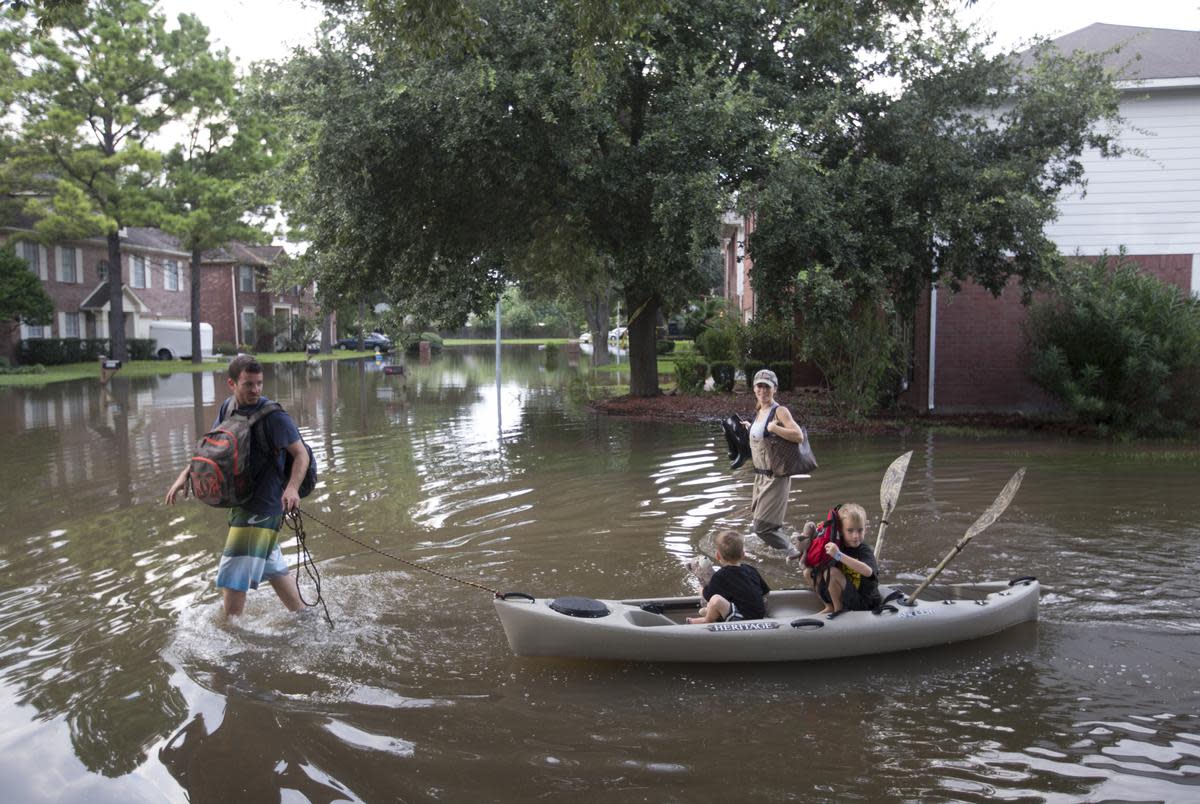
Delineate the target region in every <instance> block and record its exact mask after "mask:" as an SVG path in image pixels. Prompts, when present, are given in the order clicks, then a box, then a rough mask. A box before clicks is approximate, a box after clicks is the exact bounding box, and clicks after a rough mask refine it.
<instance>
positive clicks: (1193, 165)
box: [1046, 86, 1200, 288]
mask: <svg viewBox="0 0 1200 804" xmlns="http://www.w3.org/2000/svg"><path fill="white" fill-rule="evenodd" d="M1121 114H1122V116H1123V117H1124V118H1125V120H1126V123H1125V126H1124V130H1123V132H1122V135H1121V143H1122V144H1123V145H1124V146H1125V147H1126V148H1128V149H1130V150H1131V151H1138V153H1127V154H1126V155H1124V156H1122V157H1120V158H1116V159H1102V158H1101V157H1100V156H1098V155H1097V154H1095V153H1090V154H1087V155H1085V158H1084V164H1085V168H1086V173H1085V174H1084V175H1085V178H1086V180H1087V185H1086V188H1085V192H1083V193H1081V191H1079V190H1078V189H1076V190H1073V191H1072V192H1071V193H1069V194H1067V195H1065V196H1064V197H1063V198H1062V199H1061V201H1060V203H1059V210H1060V215H1059V218H1058V220H1057V221H1055V222H1054V223H1052V224H1050V225H1049V226H1047V227H1046V233H1047V234H1048V235H1049V236H1050V238H1051V239H1052V240H1054V242H1055V243H1057V244H1058V247H1059V250H1060V251H1061V252H1062V253H1063V254H1068V255H1069V254H1082V255H1086V256H1095V255H1098V254H1101V253H1102V252H1105V251H1107V252H1109V253H1114V252H1116V251H1117V250H1118V249H1120V248H1121V247H1122V246H1124V247H1125V249H1126V250H1127V251H1128V252H1129V253H1130V254H1200V86H1194V87H1190V88H1183V89H1132V90H1129V91H1127V92H1126V93H1124V97H1123V100H1122V103H1121ZM1194 287H1195V286H1193V288H1194Z"/></svg>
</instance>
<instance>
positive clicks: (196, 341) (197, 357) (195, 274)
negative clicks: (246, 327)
mask: <svg viewBox="0 0 1200 804" xmlns="http://www.w3.org/2000/svg"><path fill="white" fill-rule="evenodd" d="M235 314H236V311H235ZM201 359H202V356H201V353H200V247H199V246H193V247H192V362H193V363H199V362H200V361H201Z"/></svg>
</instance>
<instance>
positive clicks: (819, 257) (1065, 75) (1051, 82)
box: [746, 3, 1118, 399]
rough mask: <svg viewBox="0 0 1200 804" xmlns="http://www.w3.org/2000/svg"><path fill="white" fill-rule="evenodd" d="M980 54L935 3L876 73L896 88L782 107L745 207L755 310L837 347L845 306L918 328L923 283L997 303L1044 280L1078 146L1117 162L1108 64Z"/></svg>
mask: <svg viewBox="0 0 1200 804" xmlns="http://www.w3.org/2000/svg"><path fill="white" fill-rule="evenodd" d="M985 45H986V42H984V41H981V40H979V39H977V38H974V36H973V34H972V32H971V31H969V30H964V29H962V28H960V27H957V26H956V25H955V23H954V21H953V17H952V16H951V14H950V12H949V10H948V9H947V8H946V6H945V5H944V4H942V3H931V4H929V6H928V7H927V9H926V13H925V15H924V17H923V18H922V20H921V23H920V24H918V25H914V26H912V27H911V28H909V29H907V30H904V31H901V32H897V34H896V35H895V36H894V37H893V38H892V39H891V40H890V41H889V42H888V43H887V44H886V47H885V49H884V52H885V53H886V54H887V59H886V60H885V61H883V62H881V63H879V64H878V65H876V66H875V67H874V68H873V71H874V74H873V76H872V77H873V78H874V79H875V82H876V84H877V85H879V84H880V83H881V82H882V81H883V79H887V81H886V82H883V83H882V85H884V86H886V85H888V84H893V85H895V86H896V88H894V89H888V90H882V89H881V90H875V91H872V90H869V89H867V87H868V86H869V84H867V83H866V82H861V81H860V82H859V89H858V90H857V91H853V92H847V93H843V94H842V95H840V96H839V97H837V98H834V99H832V100H831V103H830V104H829V106H828V107H827V108H826V109H824V110H823V111H822V112H821V113H820V114H818V115H814V114H812V112H813V111H814V110H812V109H805V108H803V107H802V108H795V107H793V108H791V109H790V113H791V114H793V115H794V116H793V120H792V123H791V125H788V126H784V127H781V129H780V131H781V132H782V134H781V137H780V139H779V141H778V142H776V144H775V146H774V148H773V151H772V153H771V157H770V159H769V161H768V163H767V164H765V165H764V174H765V176H766V178H765V180H764V181H763V183H762V185H761V187H760V188H759V190H758V191H757V192H755V193H754V194H753V195H752V196H751V197H750V198H749V199H748V200H747V202H746V206H747V208H748V210H750V211H753V212H754V213H756V215H757V229H756V230H755V232H754V233H753V235H752V236H751V238H750V243H749V248H750V252H751V255H752V256H753V258H754V273H753V277H752V278H753V283H754V288H755V293H756V298H757V299H758V302H759V305H760V308H763V307H765V308H767V309H771V310H776V311H778V312H779V313H780V314H784V315H790V314H791V313H792V311H793V309H795V310H796V311H797V312H799V313H800V315H801V317H802V318H803V322H804V323H803V327H802V329H803V330H807V331H809V332H812V333H814V339H815V340H817V341H820V342H821V343H824V344H826V345H829V344H837V343H843V341H844V340H845V339H844V338H841V337H839V336H837V335H836V334H829V335H828V336H826V335H822V334H821V333H819V332H818V330H820V329H822V328H828V327H835V328H836V327H844V326H847V324H846V323H845V320H849V319H848V318H847V319H845V320H843V318H842V316H843V315H847V316H848V315H849V313H850V311H851V310H854V311H857V312H856V313H855V315H856V316H857V317H858V318H859V319H861V320H871V322H872V324H874V320H873V314H872V313H870V312H868V311H866V310H864V305H865V306H867V307H874V308H877V309H880V310H882V311H884V313H885V314H887V315H889V316H892V317H894V318H895V319H896V320H897V321H898V322H899V323H900V324H903V323H905V322H911V321H912V319H913V316H914V314H915V311H916V307H917V304H918V302H919V300H920V298H921V294H922V293H923V292H924V291H925V290H926V289H927V288H928V287H929V286H930V284H931V283H938V284H941V285H944V286H945V287H947V288H949V289H950V290H952V291H956V290H958V288H959V287H960V285H961V283H963V282H966V281H973V282H976V283H978V284H980V285H982V286H983V287H984V288H986V289H988V290H990V291H991V292H992V293H994V294H999V293H1000V291H1001V290H1003V289H1004V287H1005V286H1006V285H1007V283H1008V282H1009V280H1010V278H1012V277H1017V278H1018V279H1019V280H1020V282H1021V283H1022V285H1023V286H1024V288H1025V289H1026V290H1027V291H1028V290H1029V289H1030V288H1033V287H1036V286H1037V284H1038V283H1039V282H1041V281H1043V280H1044V279H1045V278H1046V277H1048V276H1051V275H1052V274H1053V272H1054V270H1055V268H1056V267H1057V266H1058V265H1059V264H1060V262H1061V260H1060V257H1059V255H1058V250H1057V248H1056V246H1055V245H1054V243H1053V242H1052V241H1050V239H1049V238H1047V237H1046V235H1045V233H1044V227H1045V225H1046V224H1047V223H1048V222H1049V221H1051V220H1053V218H1054V216H1055V214H1056V212H1055V202H1056V200H1057V198H1058V195H1059V193H1060V191H1061V190H1062V189H1063V188H1065V187H1067V186H1069V185H1071V184H1073V183H1075V182H1078V181H1079V180H1080V179H1081V178H1082V174H1083V167H1082V162H1081V160H1080V157H1081V154H1082V153H1083V152H1084V150H1085V149H1088V148H1093V149H1096V150H1097V151H1099V152H1100V153H1101V154H1105V155H1110V154H1114V153H1117V150H1118V149H1117V148H1116V147H1115V144H1114V140H1113V134H1114V128H1113V125H1112V124H1115V123H1116V122H1118V118H1117V92H1116V90H1115V88H1114V86H1113V83H1112V81H1111V78H1110V76H1108V75H1107V74H1106V73H1105V70H1104V68H1103V65H1102V60H1103V56H1102V55H1087V56H1082V55H1076V56H1072V57H1063V56H1061V55H1057V54H1055V53H1053V52H1050V51H1048V50H1044V49H1043V50H1039V51H1038V53H1037V55H1038V58H1037V59H1036V60H1027V61H1024V62H1022V61H1018V60H1016V59H1014V58H1013V57H1012V56H1010V55H1008V54H1003V55H996V56H989V55H987V53H986V51H985ZM863 77H867V74H866V73H864V74H863ZM793 305H794V307H793ZM864 316H865V317H866V318H863V317H864ZM892 330H893V328H892V327H887V328H884V329H883V332H884V333H885V334H887V333H890V332H891V331H892ZM887 337H888V339H889V341H890V338H891V335H890V334H889V335H888V336H887ZM881 351H891V347H890V346H889V345H888V343H882V344H881ZM840 352H841V353H847V354H848V352H847V350H845V349H840ZM827 353H828V354H835V355H836V354H838V353H839V349H832V350H827ZM895 354H904V350H903V349H897V350H895ZM878 368H879V367H878V366H876V367H875V369H878ZM831 373H841V374H845V373H846V372H831ZM871 373H872V374H874V375H875V376H877V377H880V378H883V377H886V376H888V372H887V371H886V370H882V371H876V370H873V371H872V372H871ZM877 390H878V389H875V391H877ZM866 395H867V397H868V398H871V399H873V398H874V391H867V392H866Z"/></svg>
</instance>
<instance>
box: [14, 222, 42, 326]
mask: <svg viewBox="0 0 1200 804" xmlns="http://www.w3.org/2000/svg"><path fill="white" fill-rule="evenodd" d="M17 256H18V257H20V258H21V259H23V260H25V264H26V265H28V266H29V270H30V271H32V272H33V275H34V276H38V277H40V276H41V275H42V265H41V253H40V252H39V250H38V247H37V243H30V242H29V241H28V240H21V241H19V242H18V243H17ZM38 337H41V336H38Z"/></svg>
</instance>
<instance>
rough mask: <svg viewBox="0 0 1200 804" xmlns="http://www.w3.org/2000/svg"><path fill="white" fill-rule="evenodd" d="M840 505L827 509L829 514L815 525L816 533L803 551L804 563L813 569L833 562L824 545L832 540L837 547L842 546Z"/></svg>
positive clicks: (821, 567) (819, 568) (823, 567)
mask: <svg viewBox="0 0 1200 804" xmlns="http://www.w3.org/2000/svg"><path fill="white" fill-rule="evenodd" d="M841 507H842V506H841V505H835V506H833V508H830V509H829V516H828V517H827V518H826V519H825V521H824V522H822V523H821V524H820V525H818V526H817V533H816V535H815V536H813V538H812V541H811V542H809V544H808V549H807V550H806V551H805V552H804V564H805V566H807V567H811V568H812V569H814V570H821V569H825V567H828V566H829V565H830V564H832V563H833V559H832V558H830V557H829V556H828V555H826V553H825V545H827V544H829V543H830V542H833V543H834V544H836V545H837V546H838V547H839V548H840V547H841V546H842V517H841V516H840V515H839V513H838V509H839V508H841Z"/></svg>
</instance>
